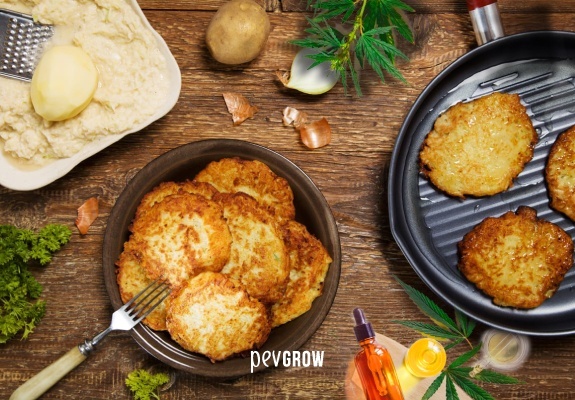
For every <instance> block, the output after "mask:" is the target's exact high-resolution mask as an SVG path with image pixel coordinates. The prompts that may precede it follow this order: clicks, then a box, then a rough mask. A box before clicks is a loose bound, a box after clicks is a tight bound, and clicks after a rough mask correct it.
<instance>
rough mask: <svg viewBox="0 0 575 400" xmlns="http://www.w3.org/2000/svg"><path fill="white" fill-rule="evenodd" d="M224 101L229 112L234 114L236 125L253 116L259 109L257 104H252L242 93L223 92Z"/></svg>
mask: <svg viewBox="0 0 575 400" xmlns="http://www.w3.org/2000/svg"><path fill="white" fill-rule="evenodd" d="M222 95H223V96H224V101H225V102H226V106H227V107H228V112H229V113H230V114H232V121H233V122H234V125H236V126H237V125H240V124H241V123H242V122H244V121H245V120H246V119H248V118H253V116H254V114H255V113H256V112H257V111H258V108H257V107H256V106H252V105H251V104H250V102H249V101H248V99H246V98H245V97H244V96H243V95H242V94H240V93H233V92H225V93H222Z"/></svg>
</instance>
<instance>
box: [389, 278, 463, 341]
mask: <svg viewBox="0 0 575 400" xmlns="http://www.w3.org/2000/svg"><path fill="white" fill-rule="evenodd" d="M397 281H398V282H399V284H400V285H401V286H402V287H403V289H404V290H405V292H406V293H407V295H408V296H409V298H410V299H411V300H412V301H413V302H414V303H415V305H416V306H417V307H418V308H419V309H420V310H421V311H422V312H423V313H424V314H425V315H427V316H428V317H429V318H431V319H432V320H433V321H434V322H435V323H436V324H439V325H440V326H444V327H446V328H448V329H450V330H451V331H453V332H459V327H458V326H457V324H456V323H455V321H453V319H451V317H450V316H449V315H447V313H446V312H445V311H443V310H442V309H441V308H440V307H439V306H438V305H437V304H435V303H434V302H433V300H431V299H430V298H429V297H427V296H426V295H424V294H423V293H421V292H420V291H418V290H416V289H414V288H413V287H411V286H409V285H408V284H406V283H404V282H402V281H401V280H399V279H397Z"/></svg>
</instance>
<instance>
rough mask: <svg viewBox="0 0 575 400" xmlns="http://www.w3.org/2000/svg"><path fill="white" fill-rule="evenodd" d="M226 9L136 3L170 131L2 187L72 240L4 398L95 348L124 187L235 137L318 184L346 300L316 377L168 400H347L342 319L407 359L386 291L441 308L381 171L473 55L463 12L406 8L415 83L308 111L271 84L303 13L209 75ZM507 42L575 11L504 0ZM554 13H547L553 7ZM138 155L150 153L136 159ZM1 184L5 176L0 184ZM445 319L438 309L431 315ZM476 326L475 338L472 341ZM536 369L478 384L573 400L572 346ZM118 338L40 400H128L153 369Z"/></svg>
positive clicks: (368, 79)
mask: <svg viewBox="0 0 575 400" xmlns="http://www.w3.org/2000/svg"><path fill="white" fill-rule="evenodd" d="M223 3H224V0H221V1H220V0H187V1H184V0H179V1H170V2H166V1H160V0H141V1H140V5H141V7H142V8H143V9H144V12H145V14H146V16H147V17H148V19H149V20H150V23H151V24H152V26H154V28H155V29H156V30H157V31H158V32H159V33H160V34H161V35H162V36H163V37H164V39H165V40H166V42H167V43H168V46H169V47H170V49H171V50H172V52H173V53H174V56H175V57H176V59H177V61H178V64H179V66H180V68H181V72H182V93H181V97H180V99H179V101H178V103H177V104H176V106H175V107H174V108H173V110H172V111H171V112H170V113H169V114H168V115H167V116H166V117H164V118H162V119H161V120H159V121H157V122H156V123H154V124H152V125H151V126H149V127H147V128H146V129H144V130H142V131H141V132H138V133H136V134H133V135H130V136H128V137H126V138H125V139H123V140H121V141H120V142H118V143H115V144H114V145H112V146H110V147H109V148H107V149H105V150H104V151H102V152H100V153H99V154H97V155H95V156H93V157H91V158H89V159H88V160H85V161H84V162H82V163H81V164H80V165H79V166H78V167H76V168H75V169H74V170H73V171H72V172H70V173H69V174H68V175H66V176H65V177H63V178H61V179H59V180H58V181H56V182H54V183H52V184H50V185H48V186H46V187H45V188H42V189H39V190H35V191H32V192H16V191H11V190H8V189H5V188H0V224H14V225H17V226H20V227H25V228H33V229H36V228H39V227H41V226H43V225H45V224H47V223H62V224H66V225H68V226H70V227H71V228H72V230H73V232H74V234H73V236H72V240H71V242H70V243H69V244H67V245H66V246H65V247H64V248H63V249H62V251H60V252H59V253H58V254H57V255H56V256H55V257H54V260H53V261H52V263H51V264H50V265H49V266H47V267H45V268H33V269H32V272H33V273H34V275H35V276H37V278H38V280H39V281H40V282H41V283H42V284H43V285H44V287H45V291H44V294H43V298H44V299H45V300H46V302H47V313H46V316H45V318H44V320H43V321H42V323H41V324H40V325H39V327H38V328H37V329H36V331H35V332H34V333H33V334H32V335H31V336H30V338H29V339H28V340H26V341H20V340H12V341H10V342H9V343H8V344H5V345H0V398H2V399H4V398H8V397H9V396H10V394H11V393H12V392H13V391H14V390H15V389H16V388H17V387H18V386H19V385H20V384H22V383H23V382H24V381H26V380H27V379H29V378H30V377H32V376H33V375H34V374H35V373H37V372H39V371H40V370H41V369H42V368H43V367H45V366H46V365H48V364H50V363H51V362H53V361H55V360H56V359H57V358H58V357H60V356H61V355H62V354H64V353H65V352H66V351H67V350H68V349H69V348H70V347H71V346H73V345H75V344H79V343H80V342H82V341H83V340H84V339H85V338H88V337H92V336H94V335H95V334H96V333H98V332H99V331H101V330H102V329H104V328H105V327H106V326H107V325H108V323H109V319H110V316H111V313H112V311H113V310H112V309H111V306H110V302H109V299H108V295H107V293H106V290H105V287H104V282H103V281H104V279H103V273H102V254H101V253H102V242H103V235H104V231H105V228H106V223H107V218H108V215H109V213H110V210H111V209H112V207H113V206H114V203H115V201H116V199H117V198H118V196H119V195H120V193H121V192H122V189H123V188H124V186H125V185H126V183H127V182H128V181H129V180H130V179H131V178H132V177H133V176H134V175H135V174H136V173H137V172H138V171H139V170H140V169H141V168H142V167H143V166H145V165H146V164H147V163H148V162H150V161H151V160H153V159H154V158H156V157H158V156H159V155H161V154H163V153H165V152H166V151H168V150H170V149H173V148H175V147H177V146H179V145H183V144H186V143H189V142H193V141H197V140H201V139H207V138H234V139H242V140H248V141H252V142H255V143H258V144H261V145H264V146H267V147H269V148H271V149H273V150H275V151H278V152H280V153H281V154H283V155H284V156H286V157H288V158H289V159H291V160H292V161H293V162H295V163H296V164H297V165H298V166H300V167H301V168H302V169H303V170H304V171H305V172H306V173H307V174H308V175H309V176H310V177H311V178H312V180H313V181H314V182H315V183H316V184H317V186H318V187H319V188H320V190H321V191H322V192H323V194H324V195H325V197H326V199H327V201H328V203H329V204H330V206H331V208H332V211H333V213H334V216H335V218H336V220H337V223H338V228H339V232H340V237H341V245H342V253H343V263H342V272H341V278H340V285H339V289H338V293H337V296H336V298H335V301H334V304H333V307H332V309H331V311H330V313H329V315H328V316H327V319H326V320H325V322H324V324H323V325H322V326H321V327H320V329H319V330H318V331H317V333H316V334H315V335H314V336H313V337H312V338H311V339H310V340H309V341H308V342H307V343H306V344H305V345H304V347H303V349H304V350H318V351H324V352H325V357H324V366H323V367H322V368H318V369H313V368H282V369H270V370H268V371H265V372H263V373H258V374H256V375H249V376H246V377H243V378H240V379H236V380H233V381H218V380H212V379H206V378H202V377H199V376H196V375H192V374H188V373H182V372H177V373H176V382H175V384H174V386H172V388H171V389H170V390H169V391H167V392H164V393H162V399H163V400H169V399H183V398H197V399H343V398H344V397H345V395H344V392H345V391H344V386H345V374H346V368H347V365H348V363H349V361H350V360H351V358H352V356H353V355H354V354H355V352H356V351H357V344H356V342H355V338H354V336H353V329H352V327H353V322H352V317H351V312H352V310H353V308H354V307H362V308H363V309H364V310H365V312H366V313H367V315H368V316H369V319H370V320H371V322H372V324H373V325H374V327H375V328H376V330H377V331H379V332H381V333H383V334H385V335H386V336H389V337H391V338H393V339H395V340H397V341H398V342H400V343H401V344H402V345H404V346H407V345H409V343H411V342H413V341H414V340H415V339H417V338H418V336H417V334H415V333H414V332H412V331H410V330H408V329H407V328H403V327H401V326H400V325H398V324H395V323H393V322H392V321H394V320H402V319H416V320H421V321H425V318H424V317H423V316H422V314H421V313H420V312H419V311H418V310H417V308H416V307H415V306H414V305H413V304H412V303H411V302H410V301H409V300H408V298H407V296H406V295H405V293H404V292H403V291H402V290H401V288H400V287H399V285H398V284H397V282H396V281H395V280H394V276H397V277H399V278H400V279H402V280H403V281H405V282H407V283H408V284H410V285H413V286H415V287H416V288H418V289H419V290H421V291H423V292H424V293H426V294H428V295H430V296H431V297H432V298H434V299H435V300H436V301H438V302H440V301H439V300H438V299H436V298H435V297H434V296H433V295H432V294H431V293H430V292H429V291H428V289H427V288H426V287H425V286H424V284H423V283H422V282H421V281H420V280H419V278H418V277H417V275H416V274H415V273H414V272H413V270H412V269H411V267H410V266H409V264H408V263H407V261H406V259H405V258H404V257H403V255H402V253H401V251H400V250H399V248H398V246H397V245H396V244H395V242H394V240H393V238H392V235H391V232H390V227H389V218H388V210H387V202H386V197H387V172H388V167H389V162H390V157H391V151H392V149H393V145H394V141H395V138H396V135H397V132H398V131H399V129H400V127H401V124H402V121H403V119H404V117H405V115H406V114H407V112H408V111H409V109H410V107H411V105H412V104H413V103H414V101H415V100H416V98H417V96H418V95H419V93H421V91H422V90H423V89H424V88H425V86H426V85H427V84H428V83H429V82H430V81H431V80H432V79H433V78H434V77H435V76H436V75H437V74H438V73H439V72H441V71H442V70H443V69H444V68H445V67H447V66H448V65H449V64H450V63H451V62H453V61H454V60H456V59H457V58H458V57H460V56H461V55H463V54H465V53H466V52H468V51H469V50H471V49H473V48H474V47H476V44H475V39H474V35H473V33H472V31H471V28H470V21H469V17H468V15H467V10H466V8H465V6H464V2H462V1H455V0H448V1H439V0H427V1H424V0H408V1H407V3H408V4H410V5H411V6H412V7H413V8H414V9H415V10H416V12H415V13H414V14H410V15H409V20H410V22H411V24H412V26H413V29H414V33H415V38H416V42H415V44H409V43H403V42H402V43H400V47H401V49H402V50H403V51H404V52H405V53H406V54H407V55H408V56H409V58H410V61H409V62H401V63H400V65H399V67H400V69H401V71H402V72H403V74H404V75H405V77H406V79H407V80H408V84H407V85H404V84H402V83H399V82H397V81H394V80H393V79H389V80H388V81H387V82H386V84H381V83H380V82H379V81H378V79H377V77H376V76H375V75H374V74H373V73H372V72H369V71H367V72H365V73H363V74H362V82H363V90H364V97H363V98H362V99H358V98H356V97H355V96H347V97H346V96H345V95H344V90H343V88H342V87H341V85H338V86H336V87H335V88H334V89H333V90H332V91H330V92H329V93H327V94H325V95H322V96H318V97H310V96H306V95H302V94H299V93H296V92H292V91H288V90H285V89H283V88H282V87H281V85H280V84H279V83H278V82H277V80H276V78H275V71H276V70H285V69H288V68H289V67H290V64H291V60H292V58H293V56H294V54H295V52H296V51H297V48H296V47H295V46H293V45H291V44H289V41H290V40H293V39H296V38H301V37H303V36H304V32H303V30H304V29H305V27H306V20H305V16H306V15H309V14H308V12H307V11H305V3H306V0H265V2H264V1H260V4H262V5H264V6H265V8H266V10H268V12H269V16H270V20H271V22H272V32H271V35H270V39H269V42H268V44H267V46H266V49H265V51H264V53H263V54H262V55H261V57H259V58H258V59H256V60H255V61H253V62H252V63H250V64H248V65H244V66H236V67H230V66H223V65H220V64H217V63H216V62H214V61H213V60H212V59H211V58H210V56H209V55H208V53H207V51H206V47H205V45H204V32H205V29H206V27H207V25H208V23H209V21H210V19H211V17H212V16H213V14H214V12H215V11H216V10H217V8H218V7H219V6H220V5H221V4H223ZM499 4H500V9H501V11H502V19H503V23H504V25H505V28H506V31H507V33H508V34H512V33H518V32H524V31H529V30H539V29H559V30H570V29H573V27H574V26H575V1H573V0H569V1H563V2H554V3H548V2H545V1H542V0H525V1H521V2H517V1H512V0H500V1H499ZM549 4H551V5H549ZM224 90H225V91H236V92H240V93H242V94H244V95H245V96H246V97H247V98H249V99H250V101H251V102H252V103H253V104H255V105H257V106H258V107H259V111H258V113H257V114H256V115H255V117H254V118H253V119H250V120H248V121H246V122H244V123H243V124H242V125H240V126H233V124H232V120H231V117H230V115H229V114H228V112H227V110H226V107H225V103H224V101H223V98H222V95H221V93H222V92H223V91H224ZM285 106H292V107H295V108H298V109H301V110H304V111H306V112H307V113H309V115H310V117H311V118H317V119H319V118H321V117H326V118H327V119H328V121H329V123H330V125H331V126H332V128H333V142H332V143H331V144H330V145H329V146H327V147H325V148H322V149H318V150H314V151H310V150H308V149H306V148H305V147H304V146H303V145H302V144H301V142H300V140H299V137H298V135H297V134H296V133H295V132H294V130H293V129H291V128H286V127H284V126H283V125H282V122H281V112H282V110H283V108H284V107H285ZM142 149H145V151H142ZM0 173H2V172H1V171H0ZM92 196H97V197H98V198H99V204H100V215H99V217H98V219H97V220H96V221H95V223H94V225H93V226H92V227H91V228H90V230H89V232H88V234H87V235H84V236H81V235H80V234H79V233H78V231H77V230H76V228H75V227H74V220H75V218H76V210H77V208H78V207H79V206H80V205H81V204H82V202H83V201H84V200H86V199H87V198H89V197H92ZM440 304H441V302H440ZM484 328H485V327H482V326H480V327H478V328H477V333H476V334H475V335H474V338H473V339H474V340H477V339H478V337H479V335H480V333H481V332H482V330H483V329H484ZM532 343H533V351H532V356H531V358H530V360H529V362H528V363H527V364H526V365H525V366H524V367H523V368H522V369H521V370H519V371H517V372H515V373H513V375H514V376H516V377H518V378H520V379H522V380H524V381H525V384H523V385H512V386H508V387H504V386H495V385H489V384H487V385H484V387H485V388H486V389H487V390H489V391H490V392H491V393H492V394H493V395H494V397H495V398H497V399H503V400H505V399H569V398H573V397H572V396H573V394H572V393H573V392H575V383H574V382H573V371H574V370H575V357H574V356H575V338H574V337H573V336H569V337H562V338H556V339H555V338H554V339H549V338H534V339H533V341H532ZM156 363H157V361H155V360H154V359H153V358H152V357H151V356H150V355H148V354H147V353H145V352H144V351H143V350H142V349H141V348H139V346H138V345H137V344H136V343H135V341H133V340H132V339H131V337H130V336H129V335H127V334H125V333H113V334H111V335H109V337H107V338H106V339H105V341H104V342H103V343H101V344H100V345H99V348H98V349H97V350H96V351H95V353H94V354H93V355H92V356H91V357H90V358H89V359H88V360H86V361H85V362H84V363H83V364H82V365H80V366H79V367H78V368H76V369H75V370H74V371H73V372H72V373H71V374H69V375H68V376H67V377H65V378H64V379H63V380H62V381H61V382H59V383H58V384H56V385H55V386H54V387H53V388H52V389H51V390H50V391H48V392H47V393H46V394H45V396H44V397H43V398H44V399H129V398H130V396H129V393H128V390H127V389H126V387H125V385H124V379H125V378H126V376H127V374H128V373H129V372H130V371H132V370H134V369H136V368H147V367H149V366H151V365H153V364H156Z"/></svg>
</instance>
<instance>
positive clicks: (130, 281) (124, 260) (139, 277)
mask: <svg viewBox="0 0 575 400" xmlns="http://www.w3.org/2000/svg"><path fill="white" fill-rule="evenodd" d="M131 246H132V242H130V241H128V242H126V243H125V244H124V251H123V252H122V254H120V258H119V259H118V261H117V262H116V266H117V267H118V268H117V270H116V273H117V275H116V278H117V282H118V287H119V288H120V297H121V298H122V301H123V302H124V303H127V302H128V301H130V300H131V299H132V297H134V296H135V295H136V294H138V293H140V292H141V291H142V290H144V289H145V288H146V287H148V286H149V285H150V284H151V283H152V281H151V280H150V279H149V278H148V277H147V276H146V271H144V268H142V265H141V263H140V261H139V260H138V257H137V256H136V254H135V253H134V252H133V251H132V249H131ZM166 303H167V300H164V301H163V302H162V303H161V304H160V305H159V306H158V307H156V308H155V309H154V311H152V312H151V313H150V314H149V315H148V316H147V317H146V318H145V319H144V320H143V321H142V322H143V323H144V324H146V325H147V326H149V327H150V328H152V329H154V330H157V331H165V330H166Z"/></svg>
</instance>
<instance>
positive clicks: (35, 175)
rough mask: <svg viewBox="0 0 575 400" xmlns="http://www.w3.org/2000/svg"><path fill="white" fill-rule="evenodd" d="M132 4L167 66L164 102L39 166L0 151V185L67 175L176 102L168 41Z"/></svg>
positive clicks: (33, 183) (37, 184) (27, 185)
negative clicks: (129, 124) (135, 121)
mask: <svg viewBox="0 0 575 400" xmlns="http://www.w3.org/2000/svg"><path fill="white" fill-rule="evenodd" d="M126 1H127V2H128V4H130V5H131V6H132V8H133V9H134V11H135V12H136V14H137V15H139V16H140V18H141V19H142V22H143V23H144V26H145V27H146V28H148V29H149V30H150V31H151V32H152V33H153V35H154V37H155V38H156V40H157V41H158V46H159V49H160V51H161V52H162V54H163V55H164V57H165V58H166V63H167V66H168V76H169V78H170V88H169V90H168V96H167V98H166V101H165V103H164V105H163V106H162V107H161V108H160V109H159V110H158V111H157V112H156V114H154V115H153V116H151V117H150V118H149V119H148V120H146V121H144V122H142V123H141V124H139V125H136V126H134V127H133V128H132V129H131V130H129V131H125V132H121V133H118V134H116V135H110V136H104V137H102V138H99V139H98V140H95V141H93V142H91V143H89V144H87V145H86V146H85V147H84V148H83V149H82V150H81V151H79V152H78V153H76V154H74V155H73V156H72V157H68V158H62V159H59V160H56V161H54V162H51V163H50V164H47V165H45V166H43V167H40V168H35V169H21V168H18V167H17V166H15V165H14V163H11V162H10V160H9V159H8V158H7V156H6V155H5V154H3V153H2V152H0V185H2V186H4V187H7V188H9V189H13V190H34V189H38V188H41V187H43V186H46V185H48V184H49V183H52V182H54V181H55V180H56V179H58V178H61V177H63V176H64V175H66V174H67V173H68V172H70V170H72V168H74V167H75V166H76V165H78V164H79V163H80V162H82V161H84V160H85V159H87V158H88V157H90V156H92V155H94V154H96V153H98V152H99V151H101V150H103V149H105V148H106V147H108V146H110V145H111V144H113V143H115V142H117V141H118V140H120V139H122V138H123V137H125V136H126V135H129V134H131V133H134V132H138V131H140V130H142V129H143V128H145V127H146V126H148V125H150V124H151V123H152V122H154V121H156V120H158V119H160V118H161V117H163V116H164V115H166V114H167V113H168V112H169V111H170V110H171V109H172V108H173V107H174V105H175V104H176V102H177V100H178V98H179V97H180V90H181V86H182V78H181V74H180V68H179V66H178V64H177V63H176V60H175V58H174V56H173V55H172V53H171V52H170V49H169V48H168V45H167V44H166V42H165V41H164V39H163V38H162V37H161V36H160V35H159V34H158V33H157V32H156V31H155V30H154V28H152V26H151V25H150V23H149V22H148V20H147V18H146V16H145V15H144V13H143V12H142V9H141V8H140V6H139V5H138V2H137V1H136V0H126Z"/></svg>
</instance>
